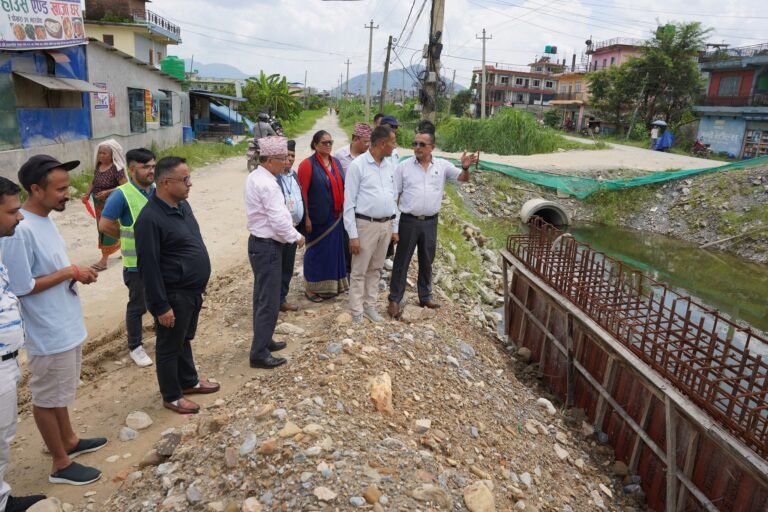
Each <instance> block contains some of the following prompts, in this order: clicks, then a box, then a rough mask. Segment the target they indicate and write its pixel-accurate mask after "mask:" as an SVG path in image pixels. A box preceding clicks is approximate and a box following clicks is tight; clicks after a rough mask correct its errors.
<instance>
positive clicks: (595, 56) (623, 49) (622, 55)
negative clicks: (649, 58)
mask: <svg viewBox="0 0 768 512" xmlns="http://www.w3.org/2000/svg"><path fill="white" fill-rule="evenodd" d="M644 44H645V41H643V40H642V39H632V38H629V37H616V38H614V39H608V40H606V41H599V42H597V43H592V41H587V51H586V53H587V55H589V58H590V60H589V64H590V68H589V70H590V71H598V70H600V69H606V68H610V67H612V66H620V65H622V64H624V63H625V62H627V61H628V60H629V59H630V58H631V57H634V56H636V55H638V54H639V53H640V48H641V47H642V46H643V45H644Z"/></svg>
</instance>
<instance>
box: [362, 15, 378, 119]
mask: <svg viewBox="0 0 768 512" xmlns="http://www.w3.org/2000/svg"><path fill="white" fill-rule="evenodd" d="M365 28H367V29H369V30H370V31H371V34H370V36H369V38H368V80H366V82H365V122H366V123H367V122H369V121H370V119H371V54H372V53H373V31H374V30H375V29H376V30H377V29H378V28H379V26H378V25H376V26H375V27H374V26H373V19H371V24H370V25H366V26H365Z"/></svg>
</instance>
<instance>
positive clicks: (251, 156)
mask: <svg viewBox="0 0 768 512" xmlns="http://www.w3.org/2000/svg"><path fill="white" fill-rule="evenodd" d="M245 158H246V161H247V162H248V172H251V171H252V170H254V169H255V168H256V167H258V166H259V144H258V143H257V142H256V141H255V140H254V139H251V140H249V141H248V149H247V150H246V152H245Z"/></svg>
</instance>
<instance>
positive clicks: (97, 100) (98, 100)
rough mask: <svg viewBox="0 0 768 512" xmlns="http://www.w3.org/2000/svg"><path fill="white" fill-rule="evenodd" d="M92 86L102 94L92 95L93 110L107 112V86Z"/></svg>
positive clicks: (96, 84) (102, 84) (95, 93)
mask: <svg viewBox="0 0 768 512" xmlns="http://www.w3.org/2000/svg"><path fill="white" fill-rule="evenodd" d="M93 85H94V86H96V87H98V88H99V89H101V90H102V91H104V92H94V93H92V94H93V108H94V109H95V110H108V109H109V94H108V93H107V84H105V83H96V82H94V84H93Z"/></svg>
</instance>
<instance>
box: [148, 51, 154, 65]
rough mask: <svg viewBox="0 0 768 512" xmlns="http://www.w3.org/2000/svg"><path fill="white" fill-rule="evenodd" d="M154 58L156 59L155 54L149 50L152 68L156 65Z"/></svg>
mask: <svg viewBox="0 0 768 512" xmlns="http://www.w3.org/2000/svg"><path fill="white" fill-rule="evenodd" d="M154 57H155V54H154V52H152V49H150V50H149V65H150V66H151V65H154V64H155V61H154Z"/></svg>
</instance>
